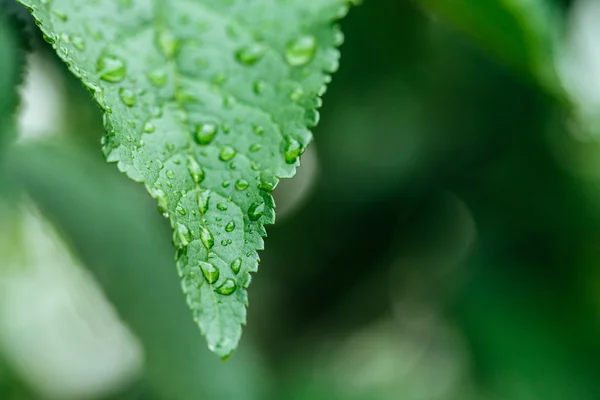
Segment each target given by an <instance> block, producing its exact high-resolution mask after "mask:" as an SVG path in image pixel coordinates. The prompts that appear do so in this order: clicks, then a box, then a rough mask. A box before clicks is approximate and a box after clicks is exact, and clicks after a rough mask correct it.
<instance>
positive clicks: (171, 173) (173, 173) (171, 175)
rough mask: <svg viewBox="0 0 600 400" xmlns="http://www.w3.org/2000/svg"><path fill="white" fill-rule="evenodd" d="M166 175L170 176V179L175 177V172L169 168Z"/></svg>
mask: <svg viewBox="0 0 600 400" xmlns="http://www.w3.org/2000/svg"><path fill="white" fill-rule="evenodd" d="M165 175H167V178H169V179H173V178H175V172H173V171H172V170H170V169H168V170H167V172H165Z"/></svg>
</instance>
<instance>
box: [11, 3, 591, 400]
mask: <svg viewBox="0 0 600 400" xmlns="http://www.w3.org/2000/svg"><path fill="white" fill-rule="evenodd" d="M456 2H458V0H456ZM5 3H6V4H8V3H7V2H5ZM427 3H428V5H429V8H428V11H427V13H425V12H423V10H420V9H418V8H417V4H415V2H412V1H396V2H387V1H377V0H370V1H366V2H365V3H364V4H363V5H361V6H359V7H356V8H355V9H354V10H353V11H352V12H351V14H350V15H349V17H348V18H347V20H345V21H344V22H343V24H342V27H343V29H344V31H345V32H346V43H345V44H344V46H343V48H342V55H343V57H342V68H341V70H340V72H339V73H338V74H337V75H336V76H335V77H334V80H333V83H332V85H331V87H330V90H329V91H328V93H327V94H326V96H325V98H324V104H325V106H324V108H323V110H322V118H321V121H322V122H321V125H320V126H319V128H318V129H317V130H316V131H315V143H314V144H313V145H312V147H311V149H310V150H309V152H308V153H307V154H305V155H304V156H303V166H302V167H301V168H300V170H299V173H298V176H297V177H296V178H295V179H294V180H291V181H286V182H283V183H282V184H281V186H280V187H279V188H278V189H277V190H276V193H275V196H276V201H277V204H278V208H277V211H278V220H277V224H276V225H275V226H271V227H269V228H268V232H269V237H268V238H267V239H266V248H267V250H266V251H264V252H263V253H261V258H262V262H261V266H260V271H259V273H258V274H256V275H255V276H254V279H253V283H252V285H251V287H250V290H249V296H250V308H249V315H248V326H246V327H245V330H244V336H243V339H242V342H241V347H240V348H239V349H238V350H237V351H236V353H235V354H234V355H233V356H232V358H231V359H229V360H228V361H227V362H225V363H223V362H222V361H220V360H219V359H218V358H217V357H216V356H214V355H213V354H211V353H210V352H209V351H208V349H207V348H206V345H205V341H204V339H203V338H202V337H201V335H200V333H199V331H198V329H197V328H196V327H195V326H194V324H193V322H192V318H191V313H190V312H189V310H188V309H187V306H186V305H185V301H184V298H183V295H182V293H181V289H180V287H179V282H178V277H177V273H176V269H175V264H174V259H173V256H174V248H173V246H172V245H171V244H170V237H171V232H170V231H169V227H168V224H167V222H166V221H165V220H164V219H163V218H162V217H161V215H160V214H159V213H158V212H157V211H156V206H155V205H154V204H153V202H152V200H151V199H150V198H149V196H148V195H147V194H146V193H145V191H144V189H143V187H141V185H139V184H136V183H134V182H130V181H128V179H127V178H126V177H124V176H122V175H121V174H119V173H118V172H117V170H116V167H115V166H114V165H109V164H106V163H105V162H104V161H103V160H102V157H101V155H100V150H99V141H100V136H101V134H102V127H101V118H100V113H99V111H98V109H97V107H95V106H94V105H93V103H92V101H91V98H90V95H89V94H88V93H87V92H85V90H84V89H83V88H82V87H81V85H80V84H79V83H78V82H76V80H75V79H74V78H73V77H71V76H69V74H68V71H67V70H66V68H65V67H64V66H63V65H62V64H61V63H60V62H59V61H58V60H57V59H56V58H55V57H53V55H52V53H51V52H50V49H49V48H48V46H47V45H46V44H45V43H44V42H43V41H42V40H41V38H40V37H39V36H37V35H35V36H33V38H32V48H33V53H30V55H29V57H28V61H27V62H28V65H27V71H28V75H27V78H26V83H25V85H24V86H22V88H21V92H22V104H21V106H20V107H19V110H18V113H17V114H16V115H17V117H18V119H17V120H16V121H15V122H13V121H11V122H10V127H11V128H10V129H6V128H3V131H2V132H0V137H8V136H9V135H8V133H10V132H7V131H14V129H12V127H13V126H15V127H17V128H18V129H17V130H18V131H19V139H18V140H17V141H16V142H15V143H14V144H13V145H12V146H10V147H7V146H4V150H3V151H4V152H3V153H0V154H5V156H3V158H0V165H1V167H0V169H1V173H0V193H2V196H1V200H0V399H2V400H4V399H7V400H17V399H19V400H24V399H58V400H70V399H74V400H78V399H118V400H122V399H136V400H142V399H168V400H171V399H176V400H177V399H194V400H196V399H211V400H212V399H216V400H220V399H224V400H225V399H227V400H229V399H232V400H238V399H239V400H246V399H248V400H251V399H252V400H253V399H257V400H264V399H274V400H275V399H276V400H328V399H332V400H538V399H544V400H563V399H565V400H566V399H568V400H595V399H600V394H599V393H600V379H599V376H598V374H600V323H599V322H600V269H599V267H600V242H599V241H600V191H599V190H598V189H599V188H600V181H599V180H600V161H599V160H600V147H599V145H598V139H597V137H598V135H599V134H600V129H598V125H596V122H595V121H599V120H600V118H598V116H599V115H600V53H599V52H598V49H599V48H600V47H598V46H596V45H595V43H598V41H599V40H600V30H599V27H600V25H599V24H597V22H596V21H598V20H600V7H599V6H598V3H597V2H596V1H594V0H578V1H558V0H557V1H550V0H548V1H542V0H536V1H531V2H526V1H518V0H504V1H498V2H491V1H490V2H489V3H487V4H488V5H489V4H492V5H493V4H496V3H497V5H498V6H497V7H496V6H490V7H489V8H486V7H485V6H484V7H483V8H482V9H483V10H484V11H485V12H484V13H483V14H481V16H480V17H479V18H483V15H485V18H487V20H485V21H487V22H486V23H485V24H483V26H486V27H487V28H486V29H485V35H484V34H483V33H484V31H482V29H483V28H481V26H482V24H481V20H479V19H477V18H475V19H473V18H472V17H473V15H470V16H469V18H463V16H461V14H460V13H456V14H454V15H452V16H448V17H447V18H448V19H446V17H445V14H444V11H443V10H442V9H438V10H437V11H436V10H435V7H432V6H431V5H432V4H434V3H435V1H433V0H430V1H427ZM459 3H461V4H463V5H465V4H466V5H467V6H468V4H469V3H468V2H465V1H462V2H459ZM10 4H12V3H10ZM456 4H458V3H456ZM507 4H508V5H513V7H509V8H508V10H509V11H510V12H508V11H507V9H506V8H503V7H504V6H506V5H507ZM0 5H2V6H3V7H6V5H5V4H4V3H2V2H0ZM3 9H4V8H3ZM6 9H8V8H6ZM10 9H11V10H17V12H19V11H18V10H19V8H18V7H15V6H10ZM452 10H453V11H454V12H457V11H456V10H460V9H459V8H457V9H452ZM498 10H500V11H498ZM446 12H447V11H446ZM464 12H466V11H464ZM470 12H472V11H470ZM499 12H500V13H502V15H500V14H498V13H499ZM527 13H529V14H527ZM19 15H20V16H21V18H22V19H23V20H26V13H21V12H19ZM477 15H479V14H477ZM549 16H551V17H549ZM447 21H451V22H452V23H453V24H455V25H454V26H453V25H452V24H451V23H447ZM465 21H466V22H465ZM473 21H476V22H477V23H476V24H473V23H472V22H473ZM527 21H534V22H535V25H533V27H532V26H528V25H526V23H527ZM495 23H497V24H498V25H494V24H495ZM515 24H516V25H515ZM519 24H525V25H519ZM25 26H26V27H25V32H29V31H31V32H35V26H33V27H31V26H29V25H25ZM497 26H501V27H502V29H494V28H496V27H497ZM513 28H514V29H515V31H511V29H513ZM0 30H2V35H1V36H0V52H3V51H8V52H9V53H7V54H11V53H10V52H11V51H12V52H13V53H12V54H15V53H14V50H15V47H11V46H14V44H15V43H17V42H18V38H19V37H20V35H24V34H26V33H24V32H20V30H19V28H16V27H13V26H12V25H9V24H7V23H3V24H2V26H0ZM9 32H10V34H8V33H9ZM15 32H17V34H15ZM504 34H506V36H502V35H504ZM498 35H500V36H498ZM523 37H526V38H529V39H528V40H527V41H526V42H523V43H521V42H520V41H521V40H524V39H523ZM11 38H12V39H11ZM531 46H538V47H531ZM11 49H12V50H11ZM0 54H4V53H0ZM520 55H523V59H521V58H520ZM2 57H3V58H0V60H3V61H2V62H0V68H2V70H1V71H3V72H2V73H0V76H2V77H6V76H7V72H6V71H8V70H7V68H11V63H10V62H8V61H10V60H11V58H12V57H10V56H6V57H4V56H2ZM13 57H16V56H13ZM5 60H7V62H5ZM13 61H14V59H13ZM10 82H11V80H8V81H7V82H4V81H1V80H0V88H1V89H2V91H0V96H4V93H8V92H7V89H6V88H8V87H10ZM10 103H11V102H10V101H9V102H8V103H7V104H8V107H10V106H11V104H10ZM13 103H14V102H13ZM0 104H3V103H0ZM2 110H3V109H2V108H0V111H2ZM2 112H4V115H6V109H4V110H3V111H2ZM0 143H4V142H2V141H0Z"/></svg>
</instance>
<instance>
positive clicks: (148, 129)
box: [144, 122, 155, 133]
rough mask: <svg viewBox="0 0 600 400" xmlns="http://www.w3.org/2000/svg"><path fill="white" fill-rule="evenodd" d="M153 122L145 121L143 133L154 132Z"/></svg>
mask: <svg viewBox="0 0 600 400" xmlns="http://www.w3.org/2000/svg"><path fill="white" fill-rule="evenodd" d="M154 129H155V127H154V124H153V123H152V122H146V123H145V124H144V132H145V133H153V132H154Z"/></svg>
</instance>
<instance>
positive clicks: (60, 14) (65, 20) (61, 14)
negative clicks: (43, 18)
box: [52, 10, 69, 22]
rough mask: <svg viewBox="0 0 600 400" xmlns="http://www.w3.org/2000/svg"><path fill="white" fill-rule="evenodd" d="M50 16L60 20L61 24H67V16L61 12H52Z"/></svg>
mask: <svg viewBox="0 0 600 400" xmlns="http://www.w3.org/2000/svg"><path fill="white" fill-rule="evenodd" d="M52 14H54V15H56V17H58V19H60V20H61V21H62V22H67V21H68V20H69V17H68V16H67V14H65V13H64V12H62V11H58V10H52Z"/></svg>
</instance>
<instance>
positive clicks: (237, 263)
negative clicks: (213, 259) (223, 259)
mask: <svg viewBox="0 0 600 400" xmlns="http://www.w3.org/2000/svg"><path fill="white" fill-rule="evenodd" d="M230 266H231V270H232V271H233V273H234V274H237V273H238V272H240V269H241V268H242V259H241V258H236V259H235V260H233V261H232V262H231V265H230Z"/></svg>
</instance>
